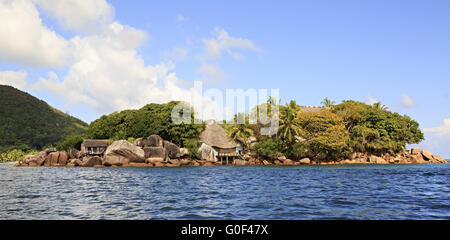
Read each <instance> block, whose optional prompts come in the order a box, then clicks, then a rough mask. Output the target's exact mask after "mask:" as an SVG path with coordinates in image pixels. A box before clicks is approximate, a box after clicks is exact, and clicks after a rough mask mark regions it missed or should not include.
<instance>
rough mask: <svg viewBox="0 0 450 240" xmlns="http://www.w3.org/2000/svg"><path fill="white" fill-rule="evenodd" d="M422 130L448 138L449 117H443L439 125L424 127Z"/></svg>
mask: <svg viewBox="0 0 450 240" xmlns="http://www.w3.org/2000/svg"><path fill="white" fill-rule="evenodd" d="M423 132H424V133H427V134H430V135H433V136H438V137H448V138H449V139H450V118H447V119H444V124H442V125H441V126H438V127H432V128H424V129H423Z"/></svg>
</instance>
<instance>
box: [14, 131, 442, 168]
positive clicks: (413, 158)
mask: <svg viewBox="0 0 450 240" xmlns="http://www.w3.org/2000/svg"><path fill="white" fill-rule="evenodd" d="M205 149H206V150H208V148H206V147H205V146H202V147H200V148H199V152H201V153H202V155H207V156H203V157H202V158H201V159H202V160H199V159H191V158H189V152H188V150H187V149H186V148H180V147H178V146H177V145H176V144H174V143H171V142H169V141H166V140H164V139H162V138H161V137H160V136H158V135H151V136H149V137H148V138H139V139H136V141H135V142H134V143H130V142H128V141H126V140H119V141H115V142H113V143H112V144H111V145H109V146H108V148H107V149H106V151H105V152H104V154H103V155H102V156H91V155H88V154H86V153H83V152H80V151H76V150H72V151H70V152H66V151H56V150H55V149H46V150H45V151H42V152H40V153H38V154H35V155H28V156H26V157H25V158H24V160H22V161H21V162H19V163H17V164H16V166H30V167H37V166H68V167H177V166H215V165H221V163H220V162H217V161H214V160H211V158H210V156H209V155H210V154H205V153H206V152H205ZM244 158H245V160H243V159H235V160H234V161H233V162H232V163H231V164H232V165H238V166H243V165H291V166H293V165H327V164H417V163H447V161H446V160H445V159H444V158H443V157H440V156H437V155H434V154H433V153H431V152H429V151H427V150H422V149H418V148H413V149H411V151H404V152H401V153H398V154H395V155H391V154H384V155H382V156H376V155H370V154H367V153H358V152H355V153H352V154H350V155H349V156H348V157H347V159H339V160H327V159H326V156H317V157H315V158H312V159H310V158H303V159H300V160H291V159H287V158H286V157H284V156H274V157H271V158H268V159H261V158H255V157H252V156H245V157H244Z"/></svg>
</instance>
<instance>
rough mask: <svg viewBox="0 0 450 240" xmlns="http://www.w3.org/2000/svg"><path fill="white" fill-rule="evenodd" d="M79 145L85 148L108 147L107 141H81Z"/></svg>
mask: <svg viewBox="0 0 450 240" xmlns="http://www.w3.org/2000/svg"><path fill="white" fill-rule="evenodd" d="M81 145H83V146H85V147H107V146H108V145H109V140H98V139H86V140H83V143H82V144H81Z"/></svg>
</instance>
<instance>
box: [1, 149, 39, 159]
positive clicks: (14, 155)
mask: <svg viewBox="0 0 450 240" xmlns="http://www.w3.org/2000/svg"><path fill="white" fill-rule="evenodd" d="M36 153H38V151H36V150H31V151H27V152H25V151H22V150H20V149H13V150H10V151H8V152H3V153H0V162H18V161H22V160H23V159H24V158H25V156H26V155H29V154H36Z"/></svg>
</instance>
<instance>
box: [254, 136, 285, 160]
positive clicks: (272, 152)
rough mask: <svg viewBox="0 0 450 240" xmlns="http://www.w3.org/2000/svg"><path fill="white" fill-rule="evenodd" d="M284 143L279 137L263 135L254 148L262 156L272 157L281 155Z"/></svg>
mask: <svg viewBox="0 0 450 240" xmlns="http://www.w3.org/2000/svg"><path fill="white" fill-rule="evenodd" d="M282 146H283V143H282V141H281V140H280V139H278V138H270V137H266V136H262V137H261V138H259V140H258V142H257V143H256V144H255V145H254V146H253V150H254V151H256V152H257V153H258V156H261V157H266V158H268V157H272V156H277V155H281V153H282V151H283V147H282Z"/></svg>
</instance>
